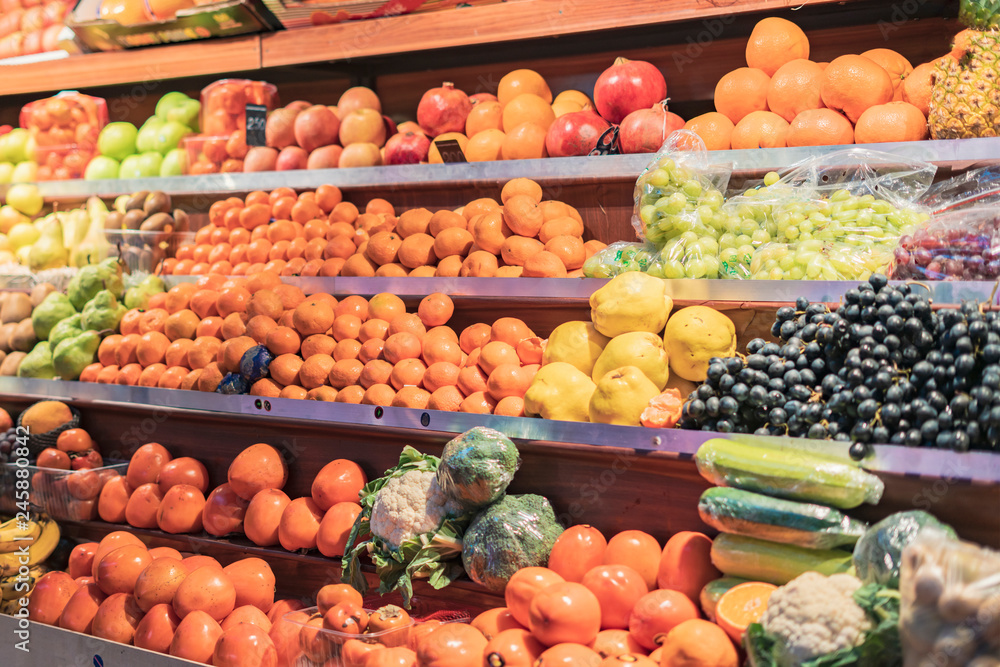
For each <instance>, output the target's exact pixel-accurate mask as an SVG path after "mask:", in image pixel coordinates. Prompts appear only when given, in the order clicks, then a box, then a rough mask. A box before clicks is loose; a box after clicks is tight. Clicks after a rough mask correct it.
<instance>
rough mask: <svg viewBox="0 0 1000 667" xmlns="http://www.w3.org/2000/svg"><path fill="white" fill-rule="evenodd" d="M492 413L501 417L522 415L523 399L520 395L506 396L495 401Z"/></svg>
mask: <svg viewBox="0 0 1000 667" xmlns="http://www.w3.org/2000/svg"><path fill="white" fill-rule="evenodd" d="M493 414H495V415H499V416H501V417H523V416H524V399H523V398H521V397H520V396H507V397H505V398H501V399H500V400H499V401H497V404H496V407H494V408H493Z"/></svg>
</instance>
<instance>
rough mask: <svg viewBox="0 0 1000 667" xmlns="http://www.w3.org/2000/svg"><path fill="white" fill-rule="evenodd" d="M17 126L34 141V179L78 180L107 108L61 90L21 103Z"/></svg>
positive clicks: (93, 150) (95, 100) (99, 101)
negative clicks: (22, 128)
mask: <svg viewBox="0 0 1000 667" xmlns="http://www.w3.org/2000/svg"><path fill="white" fill-rule="evenodd" d="M20 124H21V127H24V128H27V129H28V131H29V132H30V133H31V137H32V139H33V140H34V144H35V155H34V159H35V161H36V162H37V163H38V175H37V178H38V180H40V181H51V180H67V179H72V178H81V177H82V176H83V172H84V170H85V169H86V168H87V163H88V162H90V159H91V158H92V157H93V156H94V155H96V153H97V136H98V135H99V134H100V132H101V130H102V129H103V128H104V126H105V125H107V124H108V105H107V102H105V101H104V100H103V99H102V98H100V97H92V96H90V95H84V94H82V93H77V92H72V91H64V92H61V93H59V94H58V95H54V96H53V97H48V98H45V99H41V100H35V101H34V102H31V103H29V104H25V105H24V106H23V107H22V108H21V116H20Z"/></svg>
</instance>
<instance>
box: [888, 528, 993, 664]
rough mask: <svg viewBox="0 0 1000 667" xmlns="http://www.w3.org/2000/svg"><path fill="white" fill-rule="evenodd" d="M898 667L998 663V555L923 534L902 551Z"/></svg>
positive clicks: (939, 535) (928, 532)
mask: <svg viewBox="0 0 1000 667" xmlns="http://www.w3.org/2000/svg"><path fill="white" fill-rule="evenodd" d="M902 561H903V562H902V567H901V569H900V582H899V583H900V585H899V593H900V596H901V598H902V605H901V612H900V624H899V631H900V638H901V640H902V644H903V666H904V667H964V666H965V665H968V666H969V667H973V666H975V667H979V666H980V665H983V666H991V665H996V664H997V662H998V661H1000V553H997V552H995V551H991V550H989V549H986V548H985V547H980V546H977V545H974V544H970V543H968V542H960V541H958V540H955V539H949V536H948V535H945V534H942V533H940V532H938V531H935V530H932V529H928V530H926V531H922V532H921V533H920V535H919V536H918V537H917V538H916V539H915V540H914V541H913V542H912V543H911V544H910V545H909V546H908V547H906V549H905V550H904V551H903V559H902Z"/></svg>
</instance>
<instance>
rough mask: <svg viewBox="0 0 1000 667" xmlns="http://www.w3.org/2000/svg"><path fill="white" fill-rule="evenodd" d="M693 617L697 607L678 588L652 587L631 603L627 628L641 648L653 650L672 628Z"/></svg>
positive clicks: (695, 616) (696, 614) (695, 614)
mask: <svg viewBox="0 0 1000 667" xmlns="http://www.w3.org/2000/svg"><path fill="white" fill-rule="evenodd" d="M693 618H698V608H697V607H695V605H694V603H693V602H691V600H690V598H688V597H687V596H686V595H684V594H683V593H681V592H679V591H671V590H655V591H652V592H649V593H646V594H645V595H643V596H642V597H641V598H639V600H638V602H636V603H635V607H634V608H633V609H632V613H631V615H630V616H629V625H628V628H629V632H630V633H631V635H632V636H633V637H634V638H635V640H636V641H637V642H639V643H640V644H641V645H642V646H643V648H645V649H647V650H653V649H654V648H656V647H657V646H658V645H659V644H660V643H661V642H662V641H663V637H664V636H665V635H666V634H667V633H668V632H670V631H671V630H672V629H673V628H674V627H676V626H677V625H679V624H681V623H683V622H684V621H687V620H690V619H693Z"/></svg>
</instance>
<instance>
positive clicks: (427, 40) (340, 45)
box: [261, 0, 859, 68]
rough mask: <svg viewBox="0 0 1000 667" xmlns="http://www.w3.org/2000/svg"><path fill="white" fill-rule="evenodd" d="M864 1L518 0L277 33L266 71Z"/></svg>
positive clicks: (268, 45) (269, 41)
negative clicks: (611, 2)
mask: <svg viewBox="0 0 1000 667" xmlns="http://www.w3.org/2000/svg"><path fill="white" fill-rule="evenodd" d="M858 1H859V0H736V1H735V2H726V3H714V2H706V1H705V0H672V1H671V2H670V3H660V2H650V1H649V0H622V1H621V2H618V3H616V4H615V6H614V9H613V10H611V11H609V6H608V3H607V2H606V1H604V0H516V1H508V2H505V3H503V4H493V5H484V6H478V7H477V6H474V7H467V8H463V9H461V10H459V11H449V12H428V13H423V14H420V13H418V14H406V15H403V16H396V17H391V18H384V19H381V20H378V21H372V22H365V23H341V24H337V25H332V26H323V27H319V28H306V29H302V30H288V31H282V32H276V33H271V34H267V35H263V36H262V38H261V41H262V63H263V66H264V67H265V68H267V67H282V66H287V65H297V64H303V63H312V62H317V61H321V60H353V59H356V58H365V57H371V56H382V55H388V54H396V53H408V52H412V51H425V50H432V49H443V48H451V47H466V46H474V45H479V44H498V43H502V42H514V41H523V40H530V39H538V38H546V37H566V36H570V35H578V34H585V33H593V32H599V31H605V30H618V29H622V28H635V27H650V26H659V25H663V24H667V23H679V22H684V21H692V20H696V19H710V18H715V17H731V16H733V15H734V14H752V13H757V12H766V11H775V10H780V9H792V8H799V7H803V6H809V5H811V6H819V5H833V4H839V5H843V4H845V3H847V2H855V3H857V2H858ZM668 4H669V6H668Z"/></svg>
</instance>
